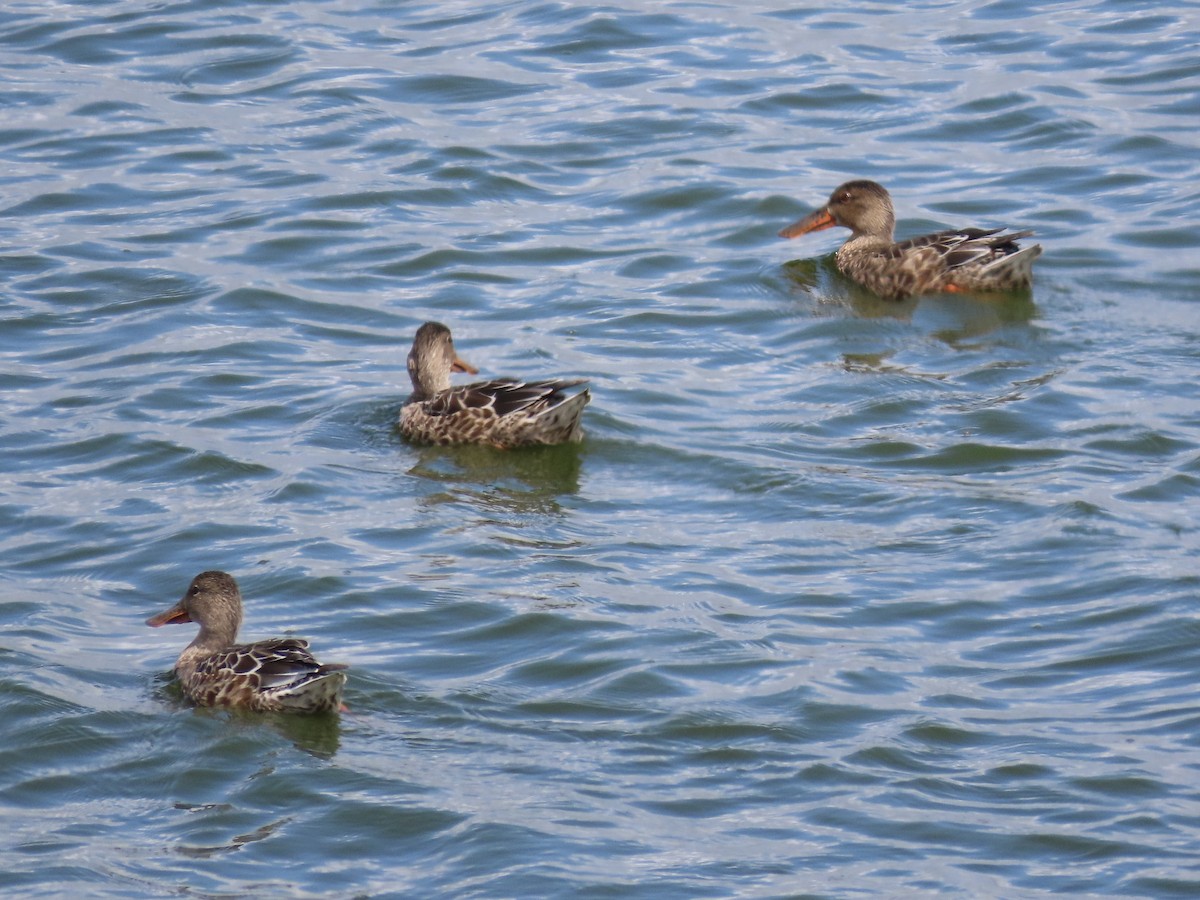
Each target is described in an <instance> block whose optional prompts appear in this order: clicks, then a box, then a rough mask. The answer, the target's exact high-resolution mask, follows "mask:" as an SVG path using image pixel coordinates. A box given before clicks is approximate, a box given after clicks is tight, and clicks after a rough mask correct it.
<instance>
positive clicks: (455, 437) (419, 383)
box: [400, 322, 591, 449]
mask: <svg viewBox="0 0 1200 900" xmlns="http://www.w3.org/2000/svg"><path fill="white" fill-rule="evenodd" d="M478 371H479V370H478V369H476V368H475V367H474V366H472V365H470V364H469V363H466V362H463V361H462V360H461V359H459V358H458V355H457V354H456V353H455V352H454V340H453V338H451V337H450V329H449V328H447V327H446V326H445V325H442V324H440V323H438V322H426V323H425V324H424V325H422V326H421V327H420V328H418V329H417V336H416V337H415V338H414V339H413V345H412V350H411V351H410V352H409V354H408V374H409V376H410V377H411V378H412V384H413V392H412V395H411V396H410V397H409V398H408V400H406V401H405V403H404V407H403V409H401V410H400V433H401V434H403V435H404V436H405V437H406V438H408V439H409V440H412V441H419V442H422V443H427V444H491V445H492V446H493V447H499V448H501V449H507V448H509V447H524V446H528V445H531V444H561V443H564V442H566V441H578V440H580V439H581V438H582V437H583V431H582V429H581V428H580V427H579V418H580V416H581V415H582V414H583V408H584V407H585V406H587V403H588V400H589V399H591V398H590V395H589V394H588V391H587V388H584V389H583V390H582V391H579V392H578V393H574V394H572V393H570V389H571V388H573V387H578V386H579V385H581V384H586V383H587V382H586V381H583V380H575V381H567V380H563V379H561V378H555V379H550V380H547V381H512V380H508V379H498V380H496V381H480V382H477V383H475V384H467V385H463V386H462V387H451V386H450V373H451V372H468V373H470V374H472V375H474V374H476V373H478Z"/></svg>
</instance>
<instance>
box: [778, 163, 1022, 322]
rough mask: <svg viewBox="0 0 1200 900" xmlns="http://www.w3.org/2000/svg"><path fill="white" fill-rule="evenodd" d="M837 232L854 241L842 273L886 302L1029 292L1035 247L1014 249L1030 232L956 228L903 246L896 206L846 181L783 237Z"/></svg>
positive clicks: (842, 258) (882, 193) (842, 253)
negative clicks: (845, 231)
mask: <svg viewBox="0 0 1200 900" xmlns="http://www.w3.org/2000/svg"><path fill="white" fill-rule="evenodd" d="M835 225H840V226H841V227H843V228H849V229H850V237H848V238H847V239H846V242H845V243H844V244H842V246H841V247H840V248H838V251H837V255H836V261H837V267H838V270H839V271H841V272H842V274H843V275H846V276H847V277H849V278H850V279H851V280H853V281H856V282H858V283H859V284H861V285H862V286H863V287H865V288H867V289H868V290H871V291H874V292H875V293H876V294H878V295H879V296H880V297H883V298H884V299H885V300H903V299H905V298H907V297H911V296H913V295H915V294H934V293H938V292H941V291H945V292H952V293H955V292H957V293H961V292H991V291H1021V290H1028V289H1029V287H1030V286H1031V285H1032V283H1033V261H1034V260H1035V259H1037V258H1038V257H1039V256H1041V254H1042V248H1041V246H1040V245H1038V244H1034V245H1032V246H1029V247H1021V246H1020V245H1019V244H1018V243H1017V241H1018V240H1019V239H1020V238H1025V237H1029V236H1030V235H1031V234H1033V232H1032V231H1018V232H1008V233H1006V232H1005V230H1004V229H1003V228H992V229H990V230H989V229H983V228H957V229H950V230H947V231H938V232H935V233H933V234H926V235H922V236H921V237H915V238H909V239H908V240H905V241H896V240H894V239H893V237H892V235H893V231H894V229H895V225H896V214H895V211H894V210H893V209H892V198H891V197H890V196H889V195H888V192H887V191H886V190H885V189H884V188H883V186H882V185H880V184H877V183H875V182H874V181H847V182H846V183H845V184H843V185H841V186H840V187H838V188H837V189H836V190H835V191H834V192H833V193H832V194H830V196H829V202H828V203H826V204H825V205H824V206H822V207H821V208H820V209H817V210H815V211H814V212H812V213H810V214H809V215H807V216H805V217H804V218H803V219H801V220H800V221H798V222H795V223H793V224H791V225H789V226H788V227H787V228H785V229H783V230H782V231H780V232H779V236H780V237H785V238H794V237H799V236H800V235H802V234H808V233H809V232H812V231H822V230H824V229H826V228H833V227H834V226H835Z"/></svg>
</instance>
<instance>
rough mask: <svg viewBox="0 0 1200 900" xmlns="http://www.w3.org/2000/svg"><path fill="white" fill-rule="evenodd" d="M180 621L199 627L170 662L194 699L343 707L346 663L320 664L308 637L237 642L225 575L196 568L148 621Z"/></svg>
mask: <svg viewBox="0 0 1200 900" xmlns="http://www.w3.org/2000/svg"><path fill="white" fill-rule="evenodd" d="M180 622H195V623H196V624H198V625H199V626H200V633H199V634H198V635H196V638H195V640H193V641H192V642H191V643H190V644H188V646H187V647H186V648H185V649H184V651H183V653H181V654H180V655H179V659H178V660H177V661H176V663H175V673H176V675H178V677H179V683H180V685H181V686H182V687H183V692H184V694H185V695H187V697H188V698H189V699H190V700H192V701H193V702H194V703H197V704H199V705H201V706H234V707H241V708H244V709H251V710H257V711H262V712H267V711H279V712H298V713H321V712H334V711H337V710H338V709H340V708H341V704H342V688H343V687H344V686H345V684H346V674H345V672H343V671H342V670H343V669H345V668H347V667H346V666H344V665H339V664H336V663H329V664H324V665H323V664H321V663H319V662H317V661H316V660H315V659H314V658H313V655H312V654H311V653H309V652H308V641H302V640H298V639H296V638H276V639H274V640H265V641H255V642H254V643H252V644H235V643H234V641H235V640H236V639H237V632H238V628H239V627H241V623H242V595H241V592H240V591H239V590H238V586H237V582H236V581H234V580H233V577H232V576H230V575H228V574H226V573H225V572H216V571H212V572H201V573H200V574H199V575H197V576H196V577H195V578H193V579H192V583H191V584H190V585H189V586H188V589H187V592H186V593H185V594H184V595H183V598H182V599H181V600H180V601H179V602H178V603H176V604H175V605H174V606H172V607H171V608H170V609H168V610H165V611H163V612H161V613H159V614H158V615H156V616H151V617H150V618H149V619H147V620H146V624H147V625H151V626H154V627H158V626H159V625H169V624H176V623H180Z"/></svg>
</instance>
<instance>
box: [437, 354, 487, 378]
mask: <svg viewBox="0 0 1200 900" xmlns="http://www.w3.org/2000/svg"><path fill="white" fill-rule="evenodd" d="M443 365H444V363H443ZM450 371H451V372H466V373H467V374H468V375H478V374H479V370H478V369H477V368H475V367H474V366H473V365H471V364H470V363H469V362H467V361H466V360H465V359H459V358H458V357H457V356H455V357H454V362H452V363H451V364H450Z"/></svg>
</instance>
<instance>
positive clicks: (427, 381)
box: [408, 355, 450, 400]
mask: <svg viewBox="0 0 1200 900" xmlns="http://www.w3.org/2000/svg"><path fill="white" fill-rule="evenodd" d="M408 377H409V378H411V379H412V386H413V392H412V397H410V398H409V399H410V400H428V399H429V398H430V397H434V396H437V395H438V394H440V393H441V392H442V391H448V390H450V370H449V369H447V368H444V367H439V366H434V365H432V364H431V361H430V360H429V359H428V358H427V357H425V358H421V359H416V358H414V357H413V356H411V355H410V356H409V357H408Z"/></svg>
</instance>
